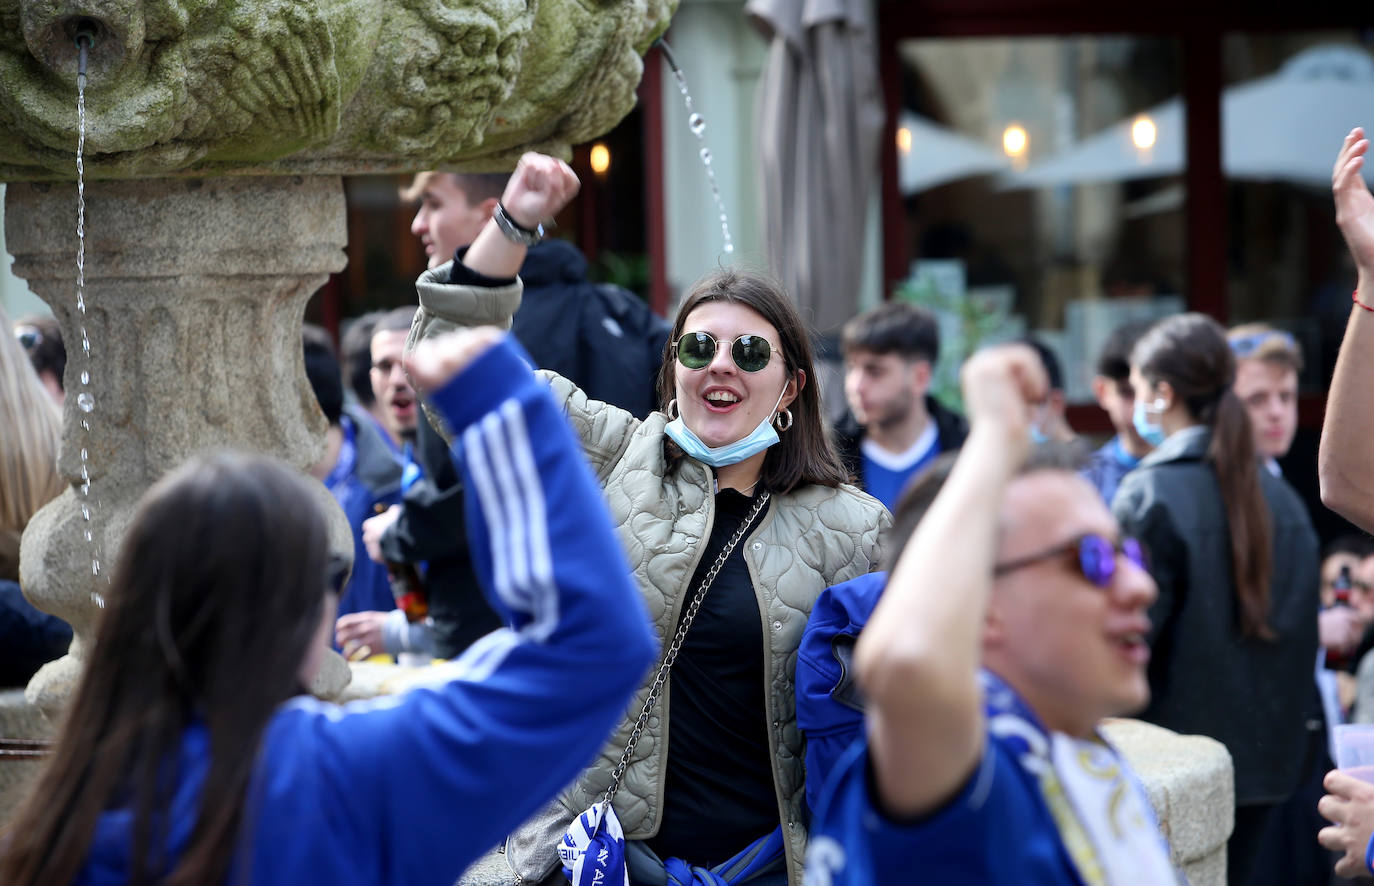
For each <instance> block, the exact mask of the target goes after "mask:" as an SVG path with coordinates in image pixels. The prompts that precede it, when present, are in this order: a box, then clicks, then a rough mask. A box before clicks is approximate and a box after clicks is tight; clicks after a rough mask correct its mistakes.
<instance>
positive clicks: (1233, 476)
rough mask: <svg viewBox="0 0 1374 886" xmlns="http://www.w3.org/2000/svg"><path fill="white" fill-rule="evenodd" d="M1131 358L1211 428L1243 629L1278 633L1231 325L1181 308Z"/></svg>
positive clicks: (1267, 541) (1255, 459)
mask: <svg viewBox="0 0 1374 886" xmlns="http://www.w3.org/2000/svg"><path fill="white" fill-rule="evenodd" d="M1131 363H1132V365H1134V366H1135V367H1136V368H1137V369H1139V370H1140V374H1141V375H1143V376H1144V377H1145V380H1146V381H1147V382H1149V383H1150V385H1151V386H1154V385H1157V384H1158V383H1159V382H1161V381H1165V382H1168V383H1169V386H1170V387H1172V388H1173V389H1174V395H1175V396H1176V397H1178V398H1179V400H1180V401H1181V402H1182V403H1183V405H1184V407H1185V408H1186V409H1187V410H1188V414H1189V415H1191V416H1192V417H1193V418H1195V419H1196V420H1197V421H1200V422H1202V423H1203V424H1205V425H1208V426H1209V427H1210V428H1211V429H1212V439H1211V442H1210V443H1209V444H1208V447H1207V456H1206V459H1207V461H1208V462H1209V463H1210V464H1211V466H1212V470H1213V471H1215V472H1216V476H1217V485H1218V486H1219V487H1221V500H1222V504H1223V506H1224V507H1225V510H1226V524H1227V529H1228V530H1229V535H1230V539H1231V580H1232V582H1233V585H1234V589H1235V595H1236V604H1237V609H1238V612H1239V616H1240V628H1241V632H1242V633H1243V634H1245V635H1247V636H1252V637H1260V638H1263V639H1267V640H1271V639H1274V637H1275V634H1274V629H1273V628H1272V627H1270V625H1269V581H1270V576H1271V574H1272V572H1273V556H1274V552H1273V540H1272V538H1271V537H1270V518H1269V506H1268V504H1267V503H1266V502H1265V499H1264V490H1263V489H1262V487H1261V486H1260V477H1259V471H1260V467H1259V456H1258V454H1257V453H1256V452H1255V438H1254V434H1253V431H1252V429H1251V427H1250V416H1249V414H1248V413H1247V412H1246V410H1245V404H1243V403H1241V401H1240V398H1239V397H1237V396H1236V394H1235V392H1234V391H1233V390H1232V389H1231V385H1232V384H1233V383H1234V382H1235V380H1236V360H1235V356H1234V355H1233V354H1232V353H1231V348H1230V346H1229V345H1228V344H1227V342H1226V331H1225V330H1224V329H1222V328H1221V326H1220V324H1218V323H1217V322H1216V321H1215V320H1213V319H1212V318H1211V317H1208V316H1206V315H1205V314H1178V315H1176V316H1173V317H1168V318H1166V319H1164V320H1162V321H1160V322H1159V323H1157V324H1156V325H1155V326H1154V327H1153V328H1152V329H1151V330H1150V331H1149V332H1147V333H1145V335H1144V337H1142V338H1141V339H1140V341H1139V342H1137V343H1136V346H1135V350H1134V351H1132V352H1131Z"/></svg>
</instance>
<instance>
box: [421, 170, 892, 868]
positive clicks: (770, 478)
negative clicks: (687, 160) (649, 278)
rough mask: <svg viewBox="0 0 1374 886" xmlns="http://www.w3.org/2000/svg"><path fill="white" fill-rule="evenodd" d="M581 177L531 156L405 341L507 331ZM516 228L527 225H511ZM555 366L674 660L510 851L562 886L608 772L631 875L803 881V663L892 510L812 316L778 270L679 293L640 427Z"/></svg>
mask: <svg viewBox="0 0 1374 886" xmlns="http://www.w3.org/2000/svg"><path fill="white" fill-rule="evenodd" d="M576 188H577V181H576V178H575V176H573V174H572V171H571V170H570V169H568V168H567V167H566V165H564V164H561V163H559V162H558V161H556V160H552V159H551V158H547V157H538V156H533V155H526V156H525V157H524V158H522V160H521V164H520V168H518V169H517V170H516V172H515V174H514V175H513V176H512V177H511V180H510V184H509V185H508V187H507V190H506V193H505V194H504V195H503V197H502V208H501V210H500V211H499V212H498V213H497V215H498V218H497V219H494V220H493V222H492V223H491V224H489V225H488V226H487V228H486V229H484V231H483V232H482V234H481V235H479V237H478V239H477V241H476V242H475V243H474V244H473V246H472V247H471V248H470V249H469V250H468V251H467V253H465V254H464V255H463V256H462V260H461V261H460V262H457V263H450V264H447V265H444V266H442V267H439V268H435V269H433V270H430V271H428V272H426V273H425V274H424V275H423V276H422V277H421V278H420V281H419V283H418V284H417V288H418V290H419V296H420V311H419V313H418V314H417V315H416V325H415V327H414V328H413V330H412V334H411V338H412V340H416V339H418V338H422V337H425V338H427V337H431V336H432V335H434V334H435V333H437V332H442V331H444V330H445V329H448V328H452V327H453V326H455V325H456V326H469V325H473V324H477V323H484V322H485V323H496V324H498V325H499V324H501V323H505V322H509V320H508V318H509V316H510V313H511V312H512V311H513V310H514V308H515V306H516V305H517V304H518V298H519V284H518V281H516V280H515V279H514V278H515V274H516V271H517V270H518V269H519V267H520V262H521V258H522V257H523V254H524V248H523V246H522V245H521V243H520V242H519V240H520V232H521V231H533V230H535V229H536V228H537V226H538V223H539V222H540V221H541V220H544V219H547V218H550V217H552V216H553V214H554V213H556V212H557V211H558V209H559V208H560V207H561V205H563V203H564V202H566V200H567V199H570V198H571V196H572V194H573V193H575V191H576ZM500 216H504V217H505V220H504V221H503V220H501V218H499V217H500ZM511 223H513V224H514V226H515V228H516V230H515V231H514V232H513V233H512V231H510V230H508V229H507V230H503V228H505V227H508V225H509V224H511ZM548 378H549V382H550V384H551V386H552V388H553V391H554V395H555V397H556V399H557V400H558V401H559V402H560V404H561V405H562V406H563V407H564V409H565V410H566V411H567V413H568V416H569V418H570V419H571V421H572V423H573V426H574V428H575V429H576V430H577V431H578V433H579V434H580V435H581V437H582V442H583V445H584V447H585V451H586V453H587V456H588V458H589V459H590V460H591V463H592V466H593V468H594V469H595V471H596V473H597V474H598V476H599V477H600V479H601V482H602V484H603V486H604V488H605V491H606V495H607V498H608V500H609V502H610V505H611V512H612V516H613V518H614V519H615V521H616V523H617V529H618V532H619V535H620V540H621V542H622V544H623V545H624V547H625V549H626V551H627V552H628V554H629V556H630V563H631V566H632V568H633V570H634V573H635V578H636V580H637V582H638V585H639V588H640V591H641V593H642V594H643V596H644V599H645V601H646V603H647V604H648V607H649V611H650V616H651V618H652V619H653V622H654V627H655V629H656V630H657V632H658V636H659V639H660V641H661V642H662V643H663V645H664V648H665V651H666V650H669V649H673V648H679V647H680V654H677V655H676V657H675V659H674V660H673V662H672V664H671V668H670V670H669V671H668V672H667V673H666V674H663V675H662V680H661V683H662V688H661V690H660V694H659V695H658V697H657V701H656V703H655V704H653V705H652V707H651V709H650V710H648V711H646V710H645V702H646V700H647V699H648V698H649V694H650V691H651V688H652V686H653V684H655V682H657V681H658V678H659V676H660V673H661V663H660V666H659V667H655V668H653V669H651V670H650V671H649V672H648V673H647V674H646V675H645V676H644V681H643V684H642V685H641V687H640V690H639V692H638V694H637V696H636V698H635V701H634V703H633V704H632V705H631V706H630V708H629V709H628V710H627V712H626V716H625V719H624V720H623V721H622V722H621V723H620V725H619V727H618V728H617V729H616V731H615V732H614V733H613V734H612V735H611V737H610V740H609V741H608V743H607V744H606V745H605V746H604V748H603V750H602V754H601V756H600V758H599V759H598V760H597V761H596V763H595V764H594V765H593V766H592V767H591V768H589V769H588V770H586V771H585V772H584V773H583V774H582V776H581V777H580V778H579V779H577V781H576V782H574V783H573V784H572V785H571V786H570V787H569V788H568V789H567V790H566V791H564V792H563V794H562V795H561V796H560V797H559V798H558V799H557V800H556V801H555V802H554V803H553V804H552V805H550V806H549V807H548V808H546V809H545V810H544V811H543V812H542V813H541V814H540V815H539V816H536V818H535V819H533V820H531V821H530V822H529V823H528V824H527V825H526V826H525V827H524V828H522V829H521V830H520V831H519V832H517V833H515V834H513V835H512V836H511V838H510V839H509V840H508V841H507V845H506V852H505V860H506V862H507V863H508V864H509V865H510V866H511V868H512V870H513V871H514V872H515V873H516V874H518V875H519V877H520V878H521V880H522V882H524V883H539V882H542V881H547V882H550V883H555V882H564V880H563V876H564V875H563V873H562V871H561V869H560V857H559V853H558V846H559V842H560V840H561V839H562V837H563V836H564V833H565V831H567V830H568V828H569V826H570V825H571V824H572V823H573V822H574V820H575V819H576V818H577V817H578V816H579V814H581V813H583V812H584V811H586V810H588V809H589V808H590V807H592V806H593V805H596V804H600V803H601V802H602V801H603V800H604V799H605V797H606V795H607V793H608V789H609V788H610V787H611V785H612V782H613V781H614V782H615V783H616V790H615V796H614V800H613V803H612V804H611V808H612V809H613V810H614V812H615V814H616V817H617V818H618V821H619V824H620V827H621V829H622V831H623V834H624V837H625V839H626V843H625V847H624V851H625V857H626V863H627V867H628V873H629V877H630V881H631V883H633V884H636V886H638V884H644V883H655V884H663V883H664V882H665V878H666V877H668V876H669V875H668V873H666V871H669V870H671V871H672V872H673V873H672V876H673V877H674V878H675V881H676V880H680V881H681V882H692V881H693V879H694V877H702V878H706V877H707V876H708V875H706V874H705V873H702V872H693V870H692V869H693V868H715V869H717V875H723V876H725V877H726V879H727V881H728V882H732V883H743V882H747V883H750V884H758V886H765V884H768V886H771V884H783V883H790V884H792V886H798V884H800V883H801V874H802V856H803V850H804V846H805V840H806V824H805V800H804V796H803V786H804V771H803V766H802V750H803V748H802V739H801V736H800V733H799V732H798V730H797V728H796V725H795V702H794V698H793V676H792V675H793V659H794V656H795V652H796V649H797V644H798V642H799V640H800V637H801V632H802V629H803V627H804V626H805V624H806V619H807V614H808V612H809V610H810V607H811V604H812V602H813V601H814V600H815V599H816V597H817V596H818V595H819V594H820V592H821V591H822V590H824V589H825V588H826V587H828V586H830V585H832V584H836V583H839V582H842V581H846V580H848V579H850V578H854V577H856V576H858V575H861V574H864V573H867V572H869V571H871V570H872V569H874V568H876V565H877V563H878V561H879V555H880V551H879V534H880V533H881V532H882V530H883V529H884V528H885V527H886V526H887V525H888V523H889V522H890V518H889V516H888V514H887V511H886V509H885V508H883V506H882V505H881V504H879V503H878V502H877V501H876V500H875V499H873V498H871V497H869V496H867V495H865V494H863V493H861V492H860V491H858V490H857V489H855V488H853V487H852V486H849V485H847V484H846V483H845V480H846V477H845V474H844V472H843V469H842V468H841V465H840V462H839V459H838V457H837V455H836V453H835V450H834V448H833V447H832V445H831V443H830V442H829V439H828V436H827V434H826V430H825V428H824V426H823V424H822V417H821V411H820V402H819V397H818V394H817V389H816V386H815V384H814V378H815V373H814V365H813V360H812V353H811V345H810V342H809V340H808V337H807V334H806V330H805V328H804V325H803V323H802V321H801V318H800V317H799V316H798V314H797V312H796V310H795V308H794V307H793V306H792V304H791V303H790V301H789V300H788V299H787V297H786V295H785V294H784V293H783V292H782V290H781V288H780V287H779V286H778V285H777V284H776V283H775V282H773V281H772V280H770V279H768V278H766V277H764V276H761V275H758V274H751V273H746V272H740V271H734V270H722V271H716V272H713V273H711V274H708V275H707V276H706V277H704V278H702V279H701V280H700V281H698V282H697V283H696V284H695V285H694V286H693V287H692V288H691V290H690V291H689V292H688V293H687V294H686V296H685V297H684V299H683V301H682V306H681V308H680V310H679V311H678V314H677V317H676V320H675V322H674V324H673V329H672V332H671V334H670V336H669V344H668V352H667V354H666V355H665V359H664V360H663V365H662V368H661V370H660V373H659V379H658V388H659V397H660V404H661V405H660V411H658V412H655V413H652V414H651V415H650V416H649V417H648V418H646V419H644V420H643V421H640V420H638V419H636V418H635V417H634V416H632V415H630V414H629V413H627V412H624V411H622V410H620V409H617V408H615V407H612V406H609V405H607V404H605V403H600V402H596V401H592V400H589V399H588V398H587V397H586V396H585V395H584V394H583V393H582V392H581V391H580V390H578V389H577V388H576V387H575V386H573V385H572V384H571V383H570V382H568V381H567V380H565V379H563V378H561V377H558V376H556V375H552V374H548ZM703 586H705V588H706V593H705V594H704V596H701V592H702V588H703ZM698 596H701V600H700V603H699V605H698V606H696V607H694V606H693V603H694V601H695V599H696V598H697V597H698ZM684 624H685V625H686V633H685V636H683V637H682V638H681V641H680V643H675V642H674V638H675V636H677V635H678V634H679V632H680V631H681V630H682V629H683V626H684ZM570 691H571V690H570ZM632 735H634V736H637V739H636V740H635V742H634V745H633V748H632V749H631V750H630V752H629V753H628V755H627V754H626V747H627V745H628V744H629V743H630V742H631V736H632ZM622 757H626V759H625V765H624V766H623V768H621V769H620V771H619V772H618V773H617V769H618V764H619V763H620V762H621V760H622ZM746 850H752V854H750V853H746ZM742 855H745V856H747V857H746V858H744V859H743V860H741V858H740V856H742ZM732 861H735V862H742V861H752V862H753V864H752V866H750V871H751V873H746V874H743V875H740V874H738V873H735V872H734V870H733V868H734V867H745V865H743V864H742V863H741V864H737V865H734V866H732V865H731V864H730V863H731V862H732ZM727 868H731V870H726V871H725V873H724V874H721V873H720V872H721V870H723V869H727ZM574 873H575V872H574ZM683 878H685V879H683ZM706 881H707V882H714V881H710V880H709V879H708V880H706Z"/></svg>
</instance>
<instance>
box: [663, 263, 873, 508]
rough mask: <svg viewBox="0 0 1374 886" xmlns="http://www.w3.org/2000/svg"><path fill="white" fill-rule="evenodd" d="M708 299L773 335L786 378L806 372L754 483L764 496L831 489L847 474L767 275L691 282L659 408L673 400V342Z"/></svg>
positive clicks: (718, 275) (811, 374)
mask: <svg viewBox="0 0 1374 886" xmlns="http://www.w3.org/2000/svg"><path fill="white" fill-rule="evenodd" d="M713 301H720V302H728V303H730V304H737V305H743V306H744V307H746V308H749V309H751V310H753V311H755V312H757V313H758V314H759V316H761V317H763V319H765V320H767V321H768V322H769V323H770V324H771V325H772V326H773V328H774V329H776V330H777V331H778V338H779V341H778V348H779V350H781V351H782V358H783V366H784V368H785V369H786V371H787V376H788V378H796V377H797V370H799V369H800V370H802V371H804V372H805V373H806V385H805V386H804V387H803V388H802V389H801V390H800V391H799V392H798V393H797V397H796V399H795V400H793V401H792V403H791V405H790V406H789V407H788V408H789V409H790V410H791V412H792V427H791V428H789V429H788V430H786V431H783V432H781V433H780V434H779V435H778V436H779V437H780V438H781V442H779V443H778V444H777V445H776V446H772V447H770V448H769V449H768V454H767V455H766V456H765V457H764V460H763V471H762V473H761V474H760V476H759V480H760V484H759V485H760V486H762V487H763V488H764V489H767V490H768V491H769V492H773V493H783V492H790V491H791V490H792V489H794V488H795V487H797V486H798V485H801V484H804V483H816V484H818V485H820V486H831V487H833V486H838V485H840V484H841V483H843V482H845V480H846V479H847V475H846V474H845V471H844V468H843V467H841V465H840V457H839V456H838V455H837V454H836V453H835V447H834V445H833V444H832V443H831V442H830V437H829V435H827V434H826V432H825V425H824V424H823V423H822V420H821V401H820V394H819V393H818V390H819V388H818V385H817V379H816V368H815V360H814V359H813V358H812V355H811V338H810V336H808V335H807V333H806V327H805V326H804V325H803V324H802V319H801V317H800V316H799V315H798V314H797V310H796V308H794V307H793V306H792V302H790V301H789V300H788V299H787V296H786V294H784V293H783V291H782V286H781V285H779V284H778V282H777V281H776V280H773V279H772V278H770V277H768V276H765V275H763V274H758V273H754V272H751V271H739V270H734V269H731V268H726V269H724V270H719V271H712V272H711V273H709V274H707V275H706V276H705V277H702V278H701V279H700V280H698V281H697V282H696V285H695V286H693V287H692V291H691V292H689V293H688V294H687V297H686V298H685V299H683V302H682V307H681V308H679V309H678V312H677V320H676V321H674V323H673V331H672V334H671V335H669V336H668V344H667V346H666V348H665V350H664V353H663V365H662V367H661V368H660V369H659V372H658V397H659V405H660V408H661V409H663V410H664V411H665V412H666V411H667V407H668V403H669V402H670V401H671V400H672V399H673V398H674V397H676V396H677V374H676V370H677V359H676V355H675V354H674V352H673V344H674V343H675V342H676V341H677V340H678V339H679V338H681V337H682V333H683V325H684V324H685V323H686V322H687V317H688V316H690V315H691V313H692V311H694V310H696V308H697V306H698V305H701V304H705V303H706V302H713ZM665 445H667V446H668V447H669V448H668V452H669V457H670V459H672V460H673V461H676V460H677V459H679V458H681V457H682V453H681V451H680V450H678V448H677V447H676V446H675V445H673V444H672V442H671V441H666V442H665Z"/></svg>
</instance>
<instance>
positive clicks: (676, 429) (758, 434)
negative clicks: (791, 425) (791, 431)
mask: <svg viewBox="0 0 1374 886" xmlns="http://www.w3.org/2000/svg"><path fill="white" fill-rule="evenodd" d="M786 393H787V386H786V385H783V388H782V394H778V402H777V403H774V404H773V408H772V409H771V410H769V412H768V415H767V416H766V417H765V418H764V420H763V421H761V422H759V426H758V427H756V428H754V430H752V431H750V432H749V433H748V434H747V435H745V436H743V437H741V438H740V439H738V440H736V441H735V442H733V443H726V444H725V445H724V446H707V445H706V444H705V443H703V442H702V440H701V438H700V437H698V436H697V435H696V434H694V433H693V432H692V429H691V428H689V427H687V425H686V424H684V423H683V421H682V417H681V416H678V417H677V418H675V419H673V420H672V421H670V422H668V425H667V426H666V427H665V428H664V429H663V433H665V434H667V435H668V436H669V437H670V438H672V441H673V442H674V443H676V444H677V445H678V446H679V447H680V448H681V449H682V451H683V452H685V453H686V454H687V455H689V456H691V457H692V458H694V459H696V460H697V461H699V462H701V463H702V464H704V465H710V466H711V467H713V468H723V467H725V466H726V465H733V464H739V463H740V462H742V461H744V460H745V459H746V458H749V457H750V456H752V455H757V454H759V453H760V452H763V451H764V450H765V449H767V448H768V447H769V446H772V445H773V444H774V443H777V442H778V432H777V431H776V430H774V428H773V416H774V415H775V414H776V413H777V411H778V405H779V404H780V403H782V397H783V394H786Z"/></svg>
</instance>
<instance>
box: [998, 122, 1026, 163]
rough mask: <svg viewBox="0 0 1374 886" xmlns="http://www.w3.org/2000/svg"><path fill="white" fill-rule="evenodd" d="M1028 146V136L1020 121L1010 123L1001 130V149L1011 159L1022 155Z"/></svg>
mask: <svg viewBox="0 0 1374 886" xmlns="http://www.w3.org/2000/svg"><path fill="white" fill-rule="evenodd" d="M1029 147H1030V136H1029V135H1028V134H1027V133H1026V128H1025V127H1024V126H1022V125H1021V124H1020V123H1012V124H1011V125H1009V126H1008V127H1007V128H1006V129H1004V130H1002V151H1003V152H1004V153H1005V154H1006V155H1007V156H1008V157H1011V158H1012V159H1017V158H1020V157H1024V156H1025V155H1026V150H1027V149H1028V148H1029Z"/></svg>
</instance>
